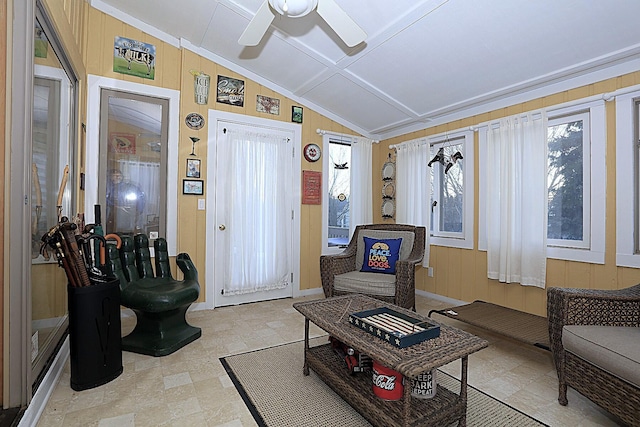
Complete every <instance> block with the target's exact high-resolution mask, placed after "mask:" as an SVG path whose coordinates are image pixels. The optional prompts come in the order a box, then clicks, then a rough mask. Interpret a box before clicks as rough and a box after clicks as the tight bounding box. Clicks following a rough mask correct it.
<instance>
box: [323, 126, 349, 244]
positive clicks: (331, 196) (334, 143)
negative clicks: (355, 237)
mask: <svg viewBox="0 0 640 427" xmlns="http://www.w3.org/2000/svg"><path fill="white" fill-rule="evenodd" d="M324 139H325V141H326V142H325V143H323V145H324V156H323V159H324V160H323V171H324V173H323V176H324V178H323V187H322V188H325V189H326V191H324V192H323V206H325V207H326V208H325V213H324V215H323V216H324V217H325V220H324V221H323V224H324V227H323V229H324V230H323V241H325V242H326V243H325V244H324V245H323V248H324V250H323V253H325V252H326V251H327V250H328V251H329V253H332V252H339V251H342V249H343V248H344V247H346V246H347V245H348V244H349V238H350V236H349V220H350V215H349V201H350V196H351V174H350V167H351V139H349V138H336V137H335V136H331V135H325V138H324Z"/></svg>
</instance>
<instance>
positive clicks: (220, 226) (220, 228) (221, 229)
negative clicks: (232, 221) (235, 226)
mask: <svg viewBox="0 0 640 427" xmlns="http://www.w3.org/2000/svg"><path fill="white" fill-rule="evenodd" d="M226 228H227V227H225V226H224V224H220V225H219V226H218V230H220V231H224V230H225V229H226Z"/></svg>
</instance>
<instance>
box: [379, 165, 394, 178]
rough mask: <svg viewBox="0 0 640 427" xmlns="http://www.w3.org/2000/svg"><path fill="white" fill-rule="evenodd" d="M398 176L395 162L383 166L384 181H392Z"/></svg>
mask: <svg viewBox="0 0 640 427" xmlns="http://www.w3.org/2000/svg"><path fill="white" fill-rule="evenodd" d="M395 176H396V164H395V163H393V162H385V164H384V165H382V180H383V181H391V180H392V179H393V178H395Z"/></svg>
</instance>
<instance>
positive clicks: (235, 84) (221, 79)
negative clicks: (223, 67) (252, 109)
mask: <svg viewBox="0 0 640 427" xmlns="http://www.w3.org/2000/svg"><path fill="white" fill-rule="evenodd" d="M216 101H217V102H221V103H223V104H230V105H235V106H236V107H244V80H238V79H234V78H231V77H225V76H218V85H217V96H216Z"/></svg>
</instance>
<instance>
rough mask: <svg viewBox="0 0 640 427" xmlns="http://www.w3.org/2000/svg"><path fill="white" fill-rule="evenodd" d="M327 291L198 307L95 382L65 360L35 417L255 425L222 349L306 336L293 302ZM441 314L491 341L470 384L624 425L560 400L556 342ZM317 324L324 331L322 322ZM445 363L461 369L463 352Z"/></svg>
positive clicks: (88, 422)
mask: <svg viewBox="0 0 640 427" xmlns="http://www.w3.org/2000/svg"><path fill="white" fill-rule="evenodd" d="M320 297H321V295H317V296H313V297H304V298H298V299H294V300H292V299H284V300H276V301H267V302H261V303H255V304H245V305H240V306H233V307H225V308H217V309H215V310H208V311H197V312H191V313H189V314H188V319H189V321H190V322H191V323H192V324H193V325H196V326H199V327H201V328H202V337H201V338H200V339H199V340H197V341H195V342H193V343H191V344H189V345H188V346H186V347H184V348H182V349H180V350H179V351H177V352H175V353H173V354H171V355H168V356H165V357H160V358H155V357H151V356H144V355H139V354H134V353H129V352H123V363H124V372H123V373H122V374H121V375H120V376H119V377H118V378H117V379H115V380H113V381H111V382H110V383H108V384H105V385H103V386H101V387H97V388H94V389H90V390H85V391H81V392H76V391H73V390H72V389H71V387H70V386H69V379H70V371H69V363H68V361H67V364H66V367H65V369H64V372H63V374H62V376H61V378H60V380H59V382H58V384H57V386H56V387H55V390H54V391H53V393H52V394H51V397H50V399H49V401H48V403H47V405H46V407H45V409H44V411H43V413H42V415H41V417H40V419H39V422H38V424H37V426H38V427H58V426H97V427H112V426H113V427H116V426H117V427H126V426H135V427H142V426H154V427H156V426H172V427H175V426H189V427H192V426H224V427H240V426H255V425H256V424H255V422H254V421H253V418H252V417H251V415H250V413H249V411H248V410H247V408H246V407H245V405H244V403H243V402H242V399H241V398H240V396H239V395H238V393H237V392H236V390H235V388H234V386H233V384H232V383H231V381H230V379H229V377H228V376H227V375H226V373H225V371H224V369H223V368H222V365H221V364H220V362H219V361H218V358H219V357H222V356H228V355H231V354H236V353H243V352H247V351H250V350H256V349H260V348H265V347H269V346H274V345H278V344H283V343H289V342H293V341H298V340H301V339H303V337H304V320H303V317H302V316H301V315H300V314H299V313H298V312H297V311H296V310H295V309H293V308H292V304H293V302H296V301H303V300H310V299H317V298H320ZM446 306H448V305H447V304H444V303H442V302H440V301H436V300H431V299H427V298H424V297H420V296H419V297H418V299H417V311H418V312H420V313H423V314H425V315H426V314H427V313H428V312H429V310H431V309H434V308H443V307H446ZM438 320H441V321H443V322H446V323H449V324H453V325H455V326H458V327H460V328H462V329H465V330H467V331H469V332H471V333H474V334H476V335H479V336H482V337H483V338H485V339H487V340H488V341H490V343H491V345H490V346H489V347H488V348H486V349H484V350H482V351H480V352H477V353H475V354H473V355H471V356H470V357H469V384H470V385H473V386H474V387H476V388H478V389H480V390H482V391H484V392H486V393H487V394H489V395H491V396H494V397H496V398H498V399H499V400H502V401H504V402H506V403H508V404H509V405H511V406H513V407H515V408H517V409H519V410H521V411H523V412H525V413H527V414H529V415H531V416H533V417H535V418H537V419H539V420H541V421H543V422H545V423H547V424H549V425H550V426H571V427H574V426H615V425H617V424H616V422H615V421H613V420H612V419H611V418H610V417H609V416H608V415H607V414H606V413H605V412H604V411H602V410H601V409H599V408H598V407H597V406H596V405H594V404H592V403H591V402H590V401H588V400H587V399H585V398H583V397H582V396H581V395H579V394H578V393H577V392H575V391H573V390H571V389H570V392H569V396H568V398H569V405H568V406H567V407H562V406H560V405H559V404H558V402H557V400H556V399H557V377H556V373H555V370H554V367H553V361H552V359H551V354H550V353H549V352H547V351H545V350H541V349H538V348H535V347H533V346H529V345H525V344H521V343H518V342H516V341H512V340H509V339H506V338H503V337H500V336H498V335H495V334H491V333H489V332H486V331H483V330H481V329H478V328H474V327H472V326H470V325H466V324H464V323H461V322H457V321H455V320H451V319H448V318H444V317H442V316H438ZM133 324H134V320H133V319H132V318H127V319H123V328H122V329H123V333H128V332H129V331H130V330H131V329H132V328H133ZM311 333H312V335H324V333H323V332H322V331H321V330H319V329H318V328H315V327H313V328H312V330H311ZM443 369H444V370H446V371H447V372H448V373H450V374H451V375H454V376H456V377H459V374H460V362H459V361H458V362H454V363H451V364H450V365H447V366H445V367H444V368H443Z"/></svg>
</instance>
